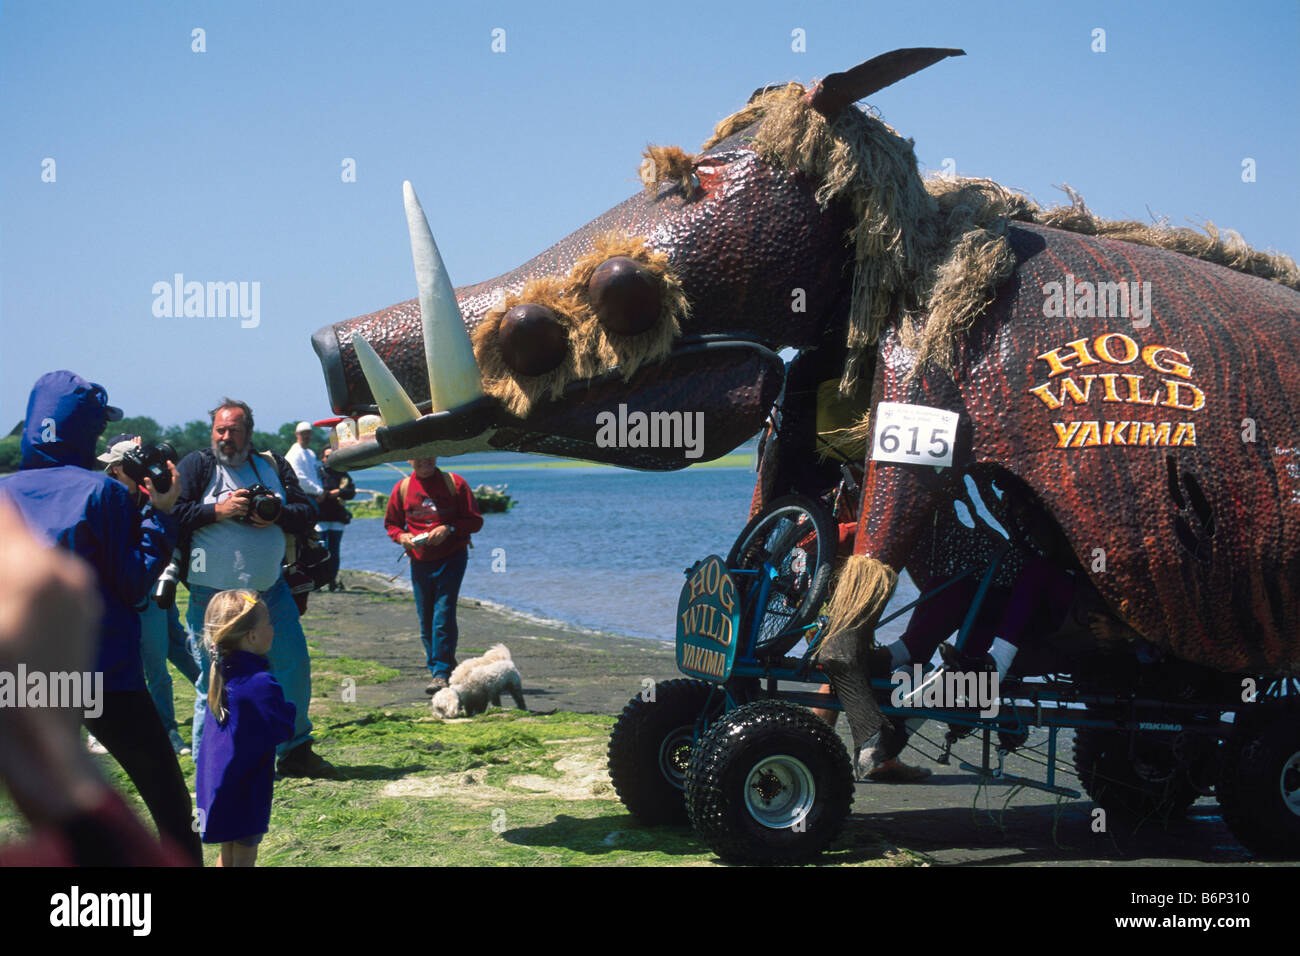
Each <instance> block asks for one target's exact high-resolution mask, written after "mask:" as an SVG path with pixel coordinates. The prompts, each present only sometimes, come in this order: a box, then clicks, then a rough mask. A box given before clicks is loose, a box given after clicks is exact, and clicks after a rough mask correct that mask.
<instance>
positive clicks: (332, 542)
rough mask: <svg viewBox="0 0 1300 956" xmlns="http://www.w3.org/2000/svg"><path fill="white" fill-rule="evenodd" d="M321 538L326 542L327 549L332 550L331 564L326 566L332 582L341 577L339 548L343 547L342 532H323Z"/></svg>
mask: <svg viewBox="0 0 1300 956" xmlns="http://www.w3.org/2000/svg"><path fill="white" fill-rule="evenodd" d="M321 538H322V539H323V540H324V542H325V547H327V548H329V549H330V559H329V564H328V565H327V566H326V567H327V569H328V571H329V579H330V582H331V583H333V582H334V581H337V580H338V576H339V548H341V547H342V546H343V532H342V531H322V532H321Z"/></svg>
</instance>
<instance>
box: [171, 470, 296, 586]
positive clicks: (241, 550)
mask: <svg viewBox="0 0 1300 956" xmlns="http://www.w3.org/2000/svg"><path fill="white" fill-rule="evenodd" d="M256 484H262V485H265V486H266V487H268V488H270V489H271V490H272V491H274V492H275V493H276V494H278V495H279V496H280V497H281V499H283V498H284V487H283V486H282V485H281V484H280V476H279V475H277V474H276V471H275V466H274V465H271V464H269V463H268V462H267V461H266V459H264V458H259V457H257V456H256V455H253V456H251V457H250V458H249V460H248V461H246V462H244V464H242V465H241V466H239V467H238V468H231V467H229V466H227V465H223V464H221V463H220V462H218V463H217V467H216V470H215V471H214V472H213V473H212V481H210V482H209V483H208V487H207V489H206V490H205V491H204V492H203V503H204V504H205V505H211V504H217V503H218V502H221V501H224V500H225V499H226V498H228V497H230V495H231V494H233V493H234V492H235V491H238V490H239V489H240V488H247V487H249V486H250V485H256ZM196 548H202V549H203V559H202V569H200V567H199V562H198V561H197V560H196V559H195V557H194V549H196ZM190 555H191V557H190V574H189V581H190V583H191V584H201V585H203V586H204V587H209V588H216V589H217V590H220V591H227V590H230V589H232V588H252V589H253V590H254V591H265V590H267V589H268V588H270V587H271V586H272V585H273V584H275V582H276V580H277V579H278V578H279V577H280V562H282V561H283V560H284V531H283V530H282V529H281V528H280V527H279V526H277V525H271V526H270V527H269V528H254V527H253V526H252V525H251V524H249V523H248V522H246V521H240V520H239V519H236V518H227V519H225V520H224V521H217V522H214V523H213V524H210V525H205V526H204V527H202V528H200V529H199V530H198V531H196V532H194V537H193V540H192V542H191V544H190Z"/></svg>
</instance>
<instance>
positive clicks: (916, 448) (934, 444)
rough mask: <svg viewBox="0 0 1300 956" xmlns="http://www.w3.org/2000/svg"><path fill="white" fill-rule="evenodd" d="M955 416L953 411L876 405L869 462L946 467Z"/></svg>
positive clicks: (910, 406) (884, 403) (948, 464)
mask: <svg viewBox="0 0 1300 956" xmlns="http://www.w3.org/2000/svg"><path fill="white" fill-rule="evenodd" d="M958 417H959V416H958V414H957V413H956V412H945V411H944V410H943V409H941V408H929V407H927V406H925V405H904V404H903V403H902V402H881V403H880V404H879V405H877V406H876V430H875V437H874V438H873V439H872V442H871V459H872V460H873V461H897V462H902V463H904V464H908V465H936V466H938V467H940V468H949V467H951V466H952V448H953V445H954V444H955V443H956V439H957V419H958Z"/></svg>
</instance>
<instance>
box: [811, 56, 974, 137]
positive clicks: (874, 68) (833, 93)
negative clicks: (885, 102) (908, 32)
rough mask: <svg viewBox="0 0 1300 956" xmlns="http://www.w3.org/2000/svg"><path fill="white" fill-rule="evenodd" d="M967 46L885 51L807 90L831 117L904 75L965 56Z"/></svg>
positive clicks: (820, 109)
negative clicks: (961, 47)
mask: <svg viewBox="0 0 1300 956" xmlns="http://www.w3.org/2000/svg"><path fill="white" fill-rule="evenodd" d="M965 55H966V51H965V50H952V49H943V48H940V47H909V48H908V49H905V50H894V51H893V52H891V53H882V54H881V55H880V56H877V57H873V58H872V59H870V60H868V61H867V62H866V63H859V64H858V65H857V66H855V67H854V68H853V69H851V70H845V71H844V72H843V73H832V74H831V75H830V76H828V77H826V78H825V79H824V80H822V81H821V82H820V83H818V84H817V85H816V86H814V87H813V88H812V89H811V90H810V91H809V92H808V94H807V99H808V102H809V104H810V105H811V106H812V108H813V109H815V110H816V111H817V112H818V113H821V114H822V115H823V116H825V117H826V118H827V119H830V118H831V117H832V116H834V115H835V114H836V113H838V112H839V111H840V110H842V109H844V107H846V106H848V105H849V104H850V103H856V102H857V101H858V100H860V99H863V98H864V97H867V96H870V95H871V94H872V93H875V92H876V91H877V90H883V89H884V88H885V87H887V86H889V85H890V84H893V83H897V82H898V81H899V80H901V79H903V78H904V77H908V76H911V75H912V74H913V73H917V72H919V71H921V70H924V69H925V68H926V67H927V66H933V65H934V64H935V63H938V62H939V61H940V60H942V59H944V58H946V57H950V56H965Z"/></svg>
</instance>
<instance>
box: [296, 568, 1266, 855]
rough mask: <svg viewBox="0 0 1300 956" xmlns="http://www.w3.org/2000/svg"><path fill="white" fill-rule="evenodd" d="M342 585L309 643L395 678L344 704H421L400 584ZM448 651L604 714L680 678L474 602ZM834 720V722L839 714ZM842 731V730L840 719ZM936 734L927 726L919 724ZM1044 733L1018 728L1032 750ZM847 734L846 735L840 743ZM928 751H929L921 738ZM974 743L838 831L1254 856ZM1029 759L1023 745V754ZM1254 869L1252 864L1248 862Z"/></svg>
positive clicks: (667, 658) (554, 704)
mask: <svg viewBox="0 0 1300 956" xmlns="http://www.w3.org/2000/svg"><path fill="white" fill-rule="evenodd" d="M342 580H343V581H344V582H345V584H346V585H347V586H348V588H349V590H347V591H345V592H342V593H336V594H329V593H326V592H318V593H316V594H314V595H313V596H312V598H311V604H310V606H309V608H308V612H307V615H306V618H305V620H304V624H305V626H306V628H307V630H308V634H309V637H310V638H311V639H312V640H314V641H318V642H319V644H320V650H321V652H323V653H325V654H330V655H339V656H347V657H354V658H358V659H362V660H371V661H377V662H379V663H381V664H385V665H387V666H389V667H392V668H395V669H396V670H397V671H398V672H399V673H400V675H401V676H400V677H399V678H397V679H395V680H391V681H388V682H386V683H382V684H371V685H366V684H358V686H357V702H358V703H360V704H370V705H372V706H376V707H385V706H390V705H393V704H406V703H410V702H411V701H415V700H425V699H427V698H425V697H424V686H425V684H426V683H427V681H428V672H427V671H426V670H425V668H424V666H423V650H422V648H421V645H420V643H419V640H418V630H417V627H416V617H415V607H414V603H413V602H412V601H411V599H410V596H409V592H403V591H400V590H396V589H391V588H388V587H387V586H385V585H384V583H383V579H382V578H380V577H379V576H377V575H372V574H365V573H360V572H344V574H343V577H342ZM458 621H459V625H460V646H459V651H460V653H459V656H460V658H461V659H464V658H465V657H466V656H469V655H470V654H474V653H481V652H482V651H484V650H486V649H487V648H488V647H489V646H490V645H492V644H495V643H498V642H502V643H505V644H506V645H507V646H508V647H509V648H510V651H511V654H512V656H513V657H514V660H515V662H516V664H517V665H518V667H519V672H520V674H521V675H522V676H523V687H524V696H525V698H526V700H527V703H528V707H529V709H530V710H532V711H535V712H542V713H546V712H551V711H554V710H567V711H574V712H577V713H600V714H611V715H617V714H618V713H619V712H621V710H622V708H623V706H624V705H625V704H626V703H627V701H628V700H629V699H630V698H631V697H632V696H634V695H635V694H637V693H639V692H640V691H641V690H642V688H643V686H646V685H644V684H643V682H644V681H647V680H649V681H652V682H653V681H658V680H667V679H671V678H674V677H679V676H681V675H680V674H679V673H678V671H677V669H676V666H675V664H674V658H673V649H672V647H671V646H670V645H668V644H661V643H659V642H656V641H649V640H642V639H637V638H623V637H614V636H610V635H604V634H594V633H591V632H583V631H579V630H576V629H569V628H565V627H560V626H547V625H544V624H539V623H537V622H534V621H531V620H528V619H526V618H522V617H517V616H514V615H511V614H508V613H505V612H502V611H500V610H498V609H495V608H492V607H487V606H483V605H481V604H479V603H478V602H475V601H464V600H463V601H462V602H461V605H460V608H459V612H458ZM841 723H842V722H841ZM841 733H842V734H843V728H841ZM923 733H924V734H925V736H927V737H929V738H931V739H932V740H938V739H939V738H940V737H941V730H940V729H938V728H936V727H935V726H934V725H933V724H930V725H927V726H926V728H925V729H924V730H923ZM1043 739H1045V733H1042V732H1040V733H1038V734H1037V735H1036V736H1035V737H1033V738H1031V740H1030V745H1031V747H1032V746H1034V745H1035V744H1036V743H1038V742H1039V741H1041V740H1043ZM847 743H848V741H847V738H846V744H847ZM921 746H922V748H923V750H924V751H927V752H929V753H930V754H934V753H935V752H936V748H935V747H932V746H929V745H927V744H924V743H922V744H921ZM1060 747H1061V753H1062V755H1063V756H1064V757H1065V758H1066V759H1065V760H1062V761H1060V762H1059V763H1058V766H1059V767H1061V768H1062V769H1063V768H1064V766H1067V765H1068V757H1069V755H1070V752H1071V749H1070V740H1069V737H1068V735H1063V740H1062V742H1061V745H1060ZM977 753H978V751H977V749H976V746H975V744H974V743H972V742H971V741H963V742H961V743H959V744H958V746H957V748H956V749H955V751H954V754H953V758H952V760H951V762H950V763H949V764H948V765H947V766H944V765H940V764H938V763H936V762H934V761H933V760H930V759H927V758H926V757H925V756H922V755H920V754H917V753H915V752H913V751H909V752H908V754H907V755H906V759H907V760H908V762H911V763H916V764H918V765H920V766H924V767H928V768H929V769H930V770H931V771H933V774H934V775H933V776H932V777H931V778H930V779H929V780H928V781H926V782H924V783H919V784H911V785H902V784H867V783H859V784H858V785H857V788H856V793H855V796H854V803H853V811H854V812H853V817H852V819H851V820H850V821H849V823H848V825H847V826H846V828H845V833H844V835H843V836H842V837H841V840H849V841H857V840H867V839H872V838H876V837H884V838H885V839H886V840H887V841H888V842H889V843H891V844H893V845H894V846H897V847H901V848H905V849H906V850H908V851H911V853H912V854H913V855H919V856H920V857H921V858H923V859H924V860H925V861H926V862H929V863H933V864H936V865H950V866H951V865H956V866H960V865H970V864H983V865H988V864H994V865H1060V864H1064V865H1071V866H1079V865H1084V866H1088V865H1117V864H1119V865H1140V866H1185V865H1188V864H1219V865H1222V864H1241V863H1247V862H1251V863H1253V862H1254V861H1253V860H1252V859H1251V857H1250V856H1249V855H1248V854H1247V853H1246V851H1245V850H1243V849H1242V848H1241V847H1240V846H1239V845H1238V844H1237V842H1236V840H1234V839H1233V838H1232V835H1231V834H1230V833H1229V831H1228V829H1227V828H1226V826H1225V825H1224V824H1223V821H1222V820H1221V819H1220V817H1219V815H1218V807H1217V804H1215V802H1214V800H1213V798H1203V799H1202V800H1200V801H1199V802H1198V803H1197V804H1196V805H1195V806H1193V807H1192V809H1191V810H1190V811H1189V813H1188V816H1187V818H1186V819H1185V820H1182V821H1178V822H1176V823H1172V824H1169V825H1167V826H1162V825H1157V824H1150V825H1148V826H1146V827H1144V828H1142V829H1141V830H1140V831H1139V833H1138V835H1137V836H1136V838H1128V839H1125V840H1119V839H1117V838H1116V836H1115V835H1114V834H1111V833H1108V832H1096V831H1095V830H1094V818H1093V815H1092V811H1093V809H1094V806H1093V804H1092V803H1091V802H1090V801H1088V800H1087V799H1086V798H1084V799H1070V798H1062V799H1061V800H1060V801H1059V802H1058V800H1057V798H1056V797H1053V796H1051V795H1049V794H1045V793H1042V792H1040V791H1035V790H1028V789H1022V790H1020V791H1019V792H1017V793H1012V790H1013V787H1011V786H1009V785H1007V784H994V785H991V786H988V787H984V788H981V787H979V786H978V783H977V780H976V778H975V777H974V776H972V775H971V774H969V773H966V772H964V771H962V770H960V769H959V768H958V766H957V764H958V762H959V761H960V760H962V759H967V760H972V759H974V758H975V757H976V754H977ZM1035 756H1036V755H1034V754H1031V757H1035ZM1007 769H1008V771H1009V772H1012V773H1022V774H1024V775H1025V776H1035V775H1036V774H1037V773H1038V772H1039V768H1038V767H1037V766H1034V765H1032V764H1030V763H1028V762H1026V761H1024V760H1020V759H1017V758H1013V759H1012V760H1011V761H1010V762H1009V763H1008V766H1007ZM1058 774H1059V776H1058V783H1060V784H1061V785H1063V786H1067V787H1075V788H1076V789H1077V788H1078V782H1077V780H1076V779H1075V778H1074V777H1073V775H1069V774H1063V773H1061V772H1060V770H1058ZM1255 865H1258V864H1255Z"/></svg>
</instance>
